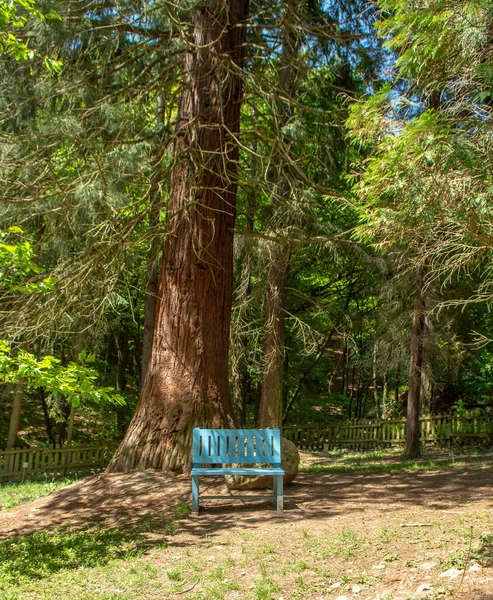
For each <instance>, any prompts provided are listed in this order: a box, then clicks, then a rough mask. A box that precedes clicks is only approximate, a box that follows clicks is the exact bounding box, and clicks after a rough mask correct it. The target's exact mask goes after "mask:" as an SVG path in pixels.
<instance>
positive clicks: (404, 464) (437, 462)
mask: <svg viewBox="0 0 493 600" xmlns="http://www.w3.org/2000/svg"><path fill="white" fill-rule="evenodd" d="M400 456H401V450H398V449H391V450H388V449H387V450H370V451H367V452H353V451H345V450H331V451H330V452H328V454H327V455H325V454H324V456H323V458H320V460H318V461H316V462H312V461H311V460H308V461H305V462H302V463H301V465H300V471H301V472H303V473H396V472H406V473H412V472H416V471H423V472H427V471H440V470H443V469H452V468H453V469H464V468H468V469H488V468H491V461H485V460H484V457H485V455H484V453H483V452H481V451H477V450H476V451H475V452H474V453H473V452H469V453H468V454H467V455H465V454H464V453H463V452H462V451H461V455H460V456H454V455H452V454H450V452H447V454H443V453H439V452H435V453H434V455H433V456H432V457H431V456H428V457H426V456H424V457H423V458H420V459H418V460H408V461H406V460H401V457H400Z"/></svg>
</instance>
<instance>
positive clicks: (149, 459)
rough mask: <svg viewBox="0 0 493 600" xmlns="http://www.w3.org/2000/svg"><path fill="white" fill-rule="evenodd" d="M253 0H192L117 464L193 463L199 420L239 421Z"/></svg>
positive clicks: (122, 467)
mask: <svg viewBox="0 0 493 600" xmlns="http://www.w3.org/2000/svg"><path fill="white" fill-rule="evenodd" d="M247 10H248V0H226V1H224V2H221V1H219V0H217V1H214V0H211V1H209V2H202V3H200V4H199V5H198V7H197V8H195V9H194V12H193V19H194V31H193V42H192V43H191V44H190V46H189V48H188V50H187V52H186V54H185V62H184V79H185V81H184V90H183V93H182V98H181V104H180V109H179V115H178V129H177V137H176V142H175V158H174V166H173V168H172V172H171V178H170V198H169V205H168V215H169V221H168V230H169V233H168V235H167V237H166V240H165V243H164V251H163V261H162V265H161V271H160V276H159V289H158V296H159V298H160V302H159V306H158V309H157V314H156V326H155V332H154V340H153V349H152V355H151V360H150V363H149V368H148V371H147V375H146V378H145V381H144V386H143V388H142V393H141V398H140V401H139V404H138V406H137V410H136V413H135V415H134V418H133V419H132V422H131V423H130V426H129V428H128V431H127V434H126V436H125V438H124V440H123V442H122V444H121V445H120V448H119V449H118V451H117V452H116V454H115V456H114V457H113V459H112V461H111V463H110V465H109V467H108V469H109V470H110V471H129V470H132V469H139V470H141V469H147V468H155V469H161V470H163V471H175V472H183V471H185V472H187V471H189V469H190V467H191V464H190V454H191V444H192V430H193V428H194V427H196V426H201V427H225V426H229V425H232V424H233V418H232V409H231V402H230V397H229V384H228V342H229V325H230V319H231V301H232V292H233V289H232V288H233V226H234V221H235V206H236V189H237V161H238V144H237V141H236V140H237V135H238V133H239V121H240V103H241V98H242V79H241V75H240V73H239V71H240V68H241V66H242V62H243V46H244V42H245V31H246V29H245V27H244V26H241V23H242V21H243V20H244V19H245V17H246V15H247Z"/></svg>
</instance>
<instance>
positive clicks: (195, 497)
mask: <svg viewBox="0 0 493 600" xmlns="http://www.w3.org/2000/svg"><path fill="white" fill-rule="evenodd" d="M192 513H193V514H194V515H198V514H199V476H198V475H192Z"/></svg>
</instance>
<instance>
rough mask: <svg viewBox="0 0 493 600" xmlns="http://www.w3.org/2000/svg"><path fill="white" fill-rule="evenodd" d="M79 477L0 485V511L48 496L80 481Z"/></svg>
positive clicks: (12, 482) (11, 482) (10, 482)
mask: <svg viewBox="0 0 493 600" xmlns="http://www.w3.org/2000/svg"><path fill="white" fill-rule="evenodd" d="M81 478H82V477H81V476H80V475H69V476H67V477H53V478H51V479H49V480H48V479H45V478H43V479H35V480H29V481H8V482H6V483H2V484H1V485H0V510H7V509H9V508H13V507H14V506H19V505H21V504H26V503H27V502H32V501H33V500H36V498H41V497H42V496H48V495H49V494H51V493H53V492H54V491H55V490H57V489H59V488H61V487H65V486H67V485H70V484H71V483H74V482H76V481H80V479H81Z"/></svg>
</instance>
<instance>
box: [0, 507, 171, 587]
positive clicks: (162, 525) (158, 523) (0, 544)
mask: <svg viewBox="0 0 493 600" xmlns="http://www.w3.org/2000/svg"><path fill="white" fill-rule="evenodd" d="M175 527H176V525H175V519H164V518H162V517H157V518H152V517H149V515H146V517H145V518H143V519H142V520H141V521H140V522H138V523H136V524H135V525H133V526H131V527H125V528H123V527H122V528H117V527H115V528H103V527H91V528H88V529H85V530H74V529H57V530H54V531H40V532H36V533H32V534H29V535H25V536H19V537H15V538H12V539H8V540H0V589H5V588H6V587H8V586H9V585H13V584H19V583H22V582H27V581H31V580H36V579H38V580H39V579H44V578H48V577H50V576H51V575H53V574H55V573H58V572H61V571H68V570H76V569H81V568H94V567H101V566H104V565H107V564H109V563H110V562H111V561H114V560H122V559H129V558H134V557H139V556H141V555H142V554H143V553H144V552H146V551H148V550H149V549H150V548H151V547H156V546H158V547H160V548H163V547H165V546H166V539H167V537H168V536H169V535H172V533H173V532H174V530H175ZM149 532H152V538H149ZM147 575H148V576H149V573H147ZM168 576H169V578H170V579H171V580H172V581H176V580H177V579H179V578H178V570H174V571H173V570H172V571H169V572H168Z"/></svg>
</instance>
